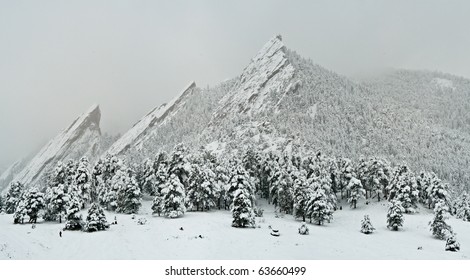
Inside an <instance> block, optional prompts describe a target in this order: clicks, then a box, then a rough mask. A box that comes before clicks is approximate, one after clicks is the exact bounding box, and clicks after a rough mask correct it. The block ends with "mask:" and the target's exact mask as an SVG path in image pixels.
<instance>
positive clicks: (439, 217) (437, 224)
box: [429, 200, 452, 239]
mask: <svg viewBox="0 0 470 280" xmlns="http://www.w3.org/2000/svg"><path fill="white" fill-rule="evenodd" d="M448 214H449V207H448V206H447V205H446V203H445V202H444V201H443V200H439V201H437V202H436V203H435V206H434V218H433V219H432V221H430V222H429V225H430V226H431V232H432V235H433V236H435V237H436V238H439V239H445V238H446V237H447V236H448V235H449V234H451V233H452V229H451V227H450V226H449V225H448V224H447V223H446V222H445V220H446V219H448Z"/></svg>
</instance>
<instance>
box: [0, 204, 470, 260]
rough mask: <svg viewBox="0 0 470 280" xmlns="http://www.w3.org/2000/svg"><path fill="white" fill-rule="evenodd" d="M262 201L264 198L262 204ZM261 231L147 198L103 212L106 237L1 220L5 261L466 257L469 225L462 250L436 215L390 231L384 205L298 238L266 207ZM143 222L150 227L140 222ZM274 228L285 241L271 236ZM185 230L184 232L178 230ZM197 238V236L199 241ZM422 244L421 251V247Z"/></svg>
mask: <svg viewBox="0 0 470 280" xmlns="http://www.w3.org/2000/svg"><path fill="white" fill-rule="evenodd" d="M262 202H263V201H262ZM263 208H264V209H265V212H264V217H262V218H257V226H259V227H257V228H254V229H253V228H244V229H240V228H233V227H231V221H232V219H231V213H230V212H229V211H223V210H221V211H212V212H204V213H202V212H187V213H186V214H185V215H184V216H183V217H182V218H178V219H167V218H163V217H157V216H155V217H152V216H151V210H150V201H144V203H143V207H142V208H141V211H140V213H139V215H136V217H135V219H132V216H131V215H122V214H115V213H113V212H106V216H107V219H108V222H111V221H113V220H114V217H115V216H116V218H117V221H118V224H117V225H111V227H110V229H109V230H107V231H103V232H94V233H85V232H69V231H66V232H64V233H63V236H62V238H61V237H59V231H60V229H61V228H62V227H63V224H62V225H61V224H57V223H39V224H37V226H36V228H34V229H33V228H32V226H31V224H25V225H14V224H13V222H12V221H13V218H12V215H6V214H1V215H0V259H53V260H61V259H91V260H96V259H156V260H158V259H160V260H161V259H170V260H172V259H180V260H182V259H196V260H198V259H221V260H223V259H241V260H243V259H255V260H258V259H260V260H262V259H305V260H316V259H326V260H334V259H362V260H372V259H457V260H462V259H468V257H469V256H470V249H469V248H470V234H469V233H470V223H469V222H464V221H462V220H456V219H454V218H451V219H450V220H449V224H450V225H451V226H452V228H453V229H454V231H455V232H456V233H457V239H458V241H459V242H460V245H461V250H460V252H457V253H454V252H446V251H444V247H445V241H443V240H438V239H435V238H433V237H432V236H431V232H430V231H429V226H428V222H429V221H430V220H431V219H432V212H431V211H430V210H428V209H424V208H421V209H420V211H421V213H419V214H414V215H405V222H404V227H403V228H402V229H401V230H400V231H398V232H394V231H390V230H388V229H387V228H386V211H387V204H386V202H384V203H377V202H375V203H372V204H371V205H368V206H366V205H363V204H362V203H361V204H360V205H359V206H358V208H357V209H350V208H349V206H346V205H343V210H338V211H336V212H335V213H334V219H333V221H332V222H331V223H329V224H328V223H326V224H325V225H324V226H317V225H310V224H309V225H308V226H309V229H310V235H299V234H298V232H297V229H298V227H299V226H300V222H299V221H296V220H294V218H293V217H292V216H291V215H285V216H284V217H280V218H276V217H275V215H274V209H273V208H272V206H271V205H263ZM364 214H369V215H370V218H371V221H372V224H373V225H374V227H375V228H376V229H377V230H376V231H375V232H374V233H373V234H371V235H365V234H362V233H361V232H360V231H359V230H360V224H361V220H362V218H363V216H364ZM139 218H145V219H147V224H145V225H138V224H137V220H138V219H139ZM270 225H271V226H272V228H276V229H279V232H280V234H281V236H279V237H274V236H271V235H270V233H271V230H270V229H269V226H270ZM181 227H182V228H183V230H180V228H181ZM199 235H200V236H199ZM418 247H422V249H421V250H418Z"/></svg>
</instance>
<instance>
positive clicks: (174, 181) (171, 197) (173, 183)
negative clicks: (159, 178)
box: [162, 174, 186, 218]
mask: <svg viewBox="0 0 470 280" xmlns="http://www.w3.org/2000/svg"><path fill="white" fill-rule="evenodd" d="M162 194H163V214H164V215H165V216H166V217H168V218H178V217H180V216H182V215H184V213H185V212H186V207H185V206H184V204H185V203H184V202H185V191H184V187H183V184H181V182H180V180H179V178H178V177H177V176H176V175H175V174H171V176H170V179H169V181H168V183H167V184H165V187H164V189H163V190H162Z"/></svg>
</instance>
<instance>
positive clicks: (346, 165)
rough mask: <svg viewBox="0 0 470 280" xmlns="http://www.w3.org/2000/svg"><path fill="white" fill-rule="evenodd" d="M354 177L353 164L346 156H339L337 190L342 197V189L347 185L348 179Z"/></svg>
mask: <svg viewBox="0 0 470 280" xmlns="http://www.w3.org/2000/svg"><path fill="white" fill-rule="evenodd" d="M353 177H355V173H354V169H353V165H352V163H351V160H350V159H348V158H340V160H339V161H338V190H339V191H340V192H341V198H343V197H344V196H343V194H344V190H345V189H346V188H347V186H348V185H349V181H351V179H352V178H353Z"/></svg>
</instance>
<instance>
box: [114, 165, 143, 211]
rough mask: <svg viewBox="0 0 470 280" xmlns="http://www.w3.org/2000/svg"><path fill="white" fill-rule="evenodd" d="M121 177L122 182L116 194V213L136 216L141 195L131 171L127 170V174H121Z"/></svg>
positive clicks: (140, 203)
mask: <svg viewBox="0 0 470 280" xmlns="http://www.w3.org/2000/svg"><path fill="white" fill-rule="evenodd" d="M126 175H127V176H126ZM123 176H124V177H123V180H124V182H123V184H122V185H121V187H120V188H119V189H118V193H117V208H116V211H117V212H118V213H125V214H136V213H137V212H139V208H140V206H141V205H142V202H141V201H142V193H141V191H140V188H139V186H138V185H137V181H136V179H135V177H134V174H133V172H132V170H131V169H128V170H127V174H123Z"/></svg>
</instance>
